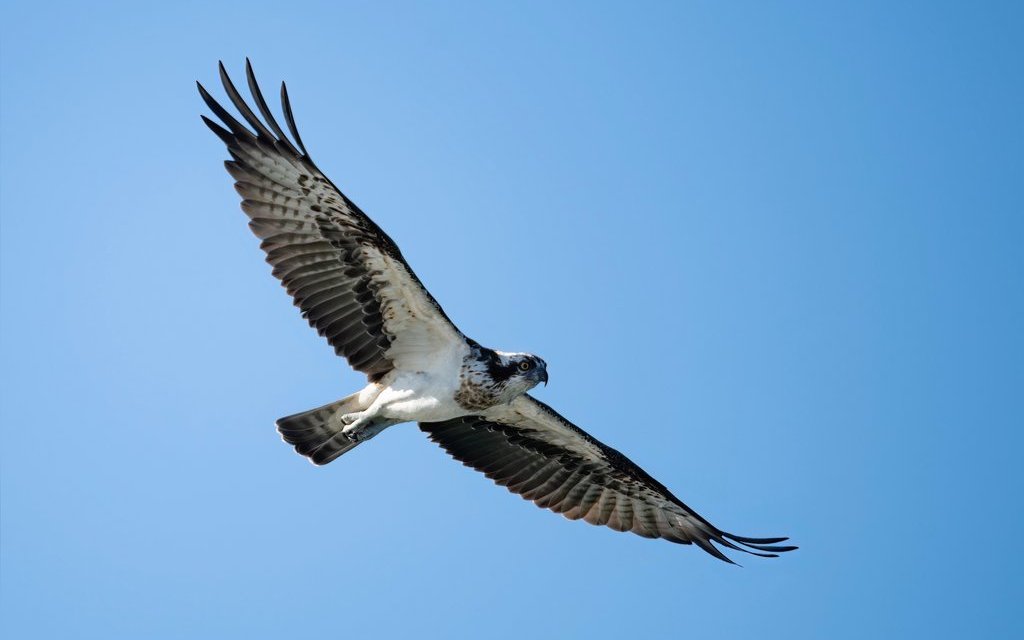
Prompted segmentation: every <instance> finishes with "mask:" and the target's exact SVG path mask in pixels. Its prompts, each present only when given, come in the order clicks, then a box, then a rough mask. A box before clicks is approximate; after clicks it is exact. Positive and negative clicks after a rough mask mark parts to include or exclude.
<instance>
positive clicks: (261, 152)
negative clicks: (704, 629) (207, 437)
mask: <svg viewBox="0 0 1024 640" xmlns="http://www.w3.org/2000/svg"><path fill="white" fill-rule="evenodd" d="M246 78H247V81H248V85H249V91H250V93H251V94H252V99H253V102H254V103H255V106H256V109H257V110H258V111H259V114H260V116H262V118H261V117H260V116H258V115H257V114H256V113H255V112H254V111H253V110H252V108H251V107H250V106H249V104H248V103H247V102H246V100H245V99H244V98H243V97H242V96H241V94H240V93H239V92H238V90H237V89H236V88H235V86H234V84H233V83H232V82H231V79H230V78H229V77H228V74H227V72H226V71H225V69H224V65H223V64H221V65H220V79H221V82H222V83H223V85H224V90H225V91H226V92H227V95H228V97H229V98H230V100H231V102H232V104H234V106H235V108H236V109H237V110H238V113H239V115H241V117H242V119H243V120H245V122H246V123H248V127H247V126H246V125H245V124H243V123H242V122H240V121H239V120H237V119H236V118H235V117H234V116H232V115H231V114H230V113H229V112H228V111H227V110H226V109H224V107H222V106H221V105H220V104H219V103H217V101H216V100H214V99H213V97H211V96H210V94H209V93H208V92H207V91H206V89H204V88H203V86H202V85H201V84H199V93H200V95H201V96H202V98H203V100H204V101H205V102H206V104H207V106H209V108H210V109H211V110H212V111H213V113H214V114H215V115H216V116H217V117H218V118H219V119H220V120H221V123H222V124H223V126H222V125H221V124H217V123H216V122H214V121H212V120H210V119H209V118H207V117H205V116H203V121H204V122H205V123H206V124H207V126H209V127H210V129H212V130H213V132H214V133H215V134H217V136H218V137H219V138H220V139H221V140H223V141H224V144H226V145H227V148H228V153H229V154H230V155H231V157H232V160H228V161H227V162H225V166H226V167H227V170H228V173H230V174H231V176H232V177H233V178H234V179H235V190H236V191H238V194H239V195H240V196H241V197H242V211H244V212H245V213H246V215H248V216H249V219H250V220H249V227H250V228H251V229H252V231H253V233H255V234H256V236H257V237H259V238H260V239H261V240H262V243H261V245H260V246H261V248H262V249H263V250H264V251H265V252H266V254H267V262H269V263H270V264H271V265H272V266H273V274H274V276H276V277H277V278H278V279H279V280H280V281H281V284H282V285H283V286H284V287H285V288H286V289H287V290H288V293H289V294H290V295H291V296H292V298H293V299H294V302H295V305H296V306H298V307H299V309H301V310H302V315H303V317H304V318H306V320H308V321H309V324H310V325H311V326H312V327H314V328H315V329H316V330H317V331H318V332H319V333H320V335H322V336H323V337H325V338H326V339H327V342H328V343H329V344H330V345H331V347H333V348H334V351H335V353H337V354H338V355H339V356H342V357H344V358H345V359H346V360H348V363H349V365H351V366H352V368H353V369H355V370H357V371H360V372H362V373H365V374H366V376H367V378H368V379H369V383H368V384H367V386H366V387H365V388H364V389H362V390H361V391H358V392H356V393H354V394H352V395H350V396H348V397H346V398H342V399H341V400H338V401H337V402H333V403H331V404H328V405H325V406H323V407H320V408H317V409H313V410H311V411H306V412H303V413H298V414H295V415H292V416H288V417H286V418H281V419H280V420H278V421H277V428H278V431H280V433H281V436H282V437H283V438H284V440H285V441H286V442H287V443H289V444H291V445H293V446H294V447H295V450H296V451H298V452H299V453H300V454H302V455H304V456H306V457H307V458H309V459H310V460H311V461H312V462H313V463H314V464H318V465H323V464H327V463H328V462H331V461H332V460H334V459H335V458H337V457H338V456H340V455H341V454H343V453H345V452H347V451H349V450H351V449H352V448H353V447H355V446H357V445H358V444H360V443H362V442H365V441H367V440H369V439H370V438H373V437H374V436H375V435H377V434H378V433H380V432H381V431H383V430H384V429H386V428H388V427H390V426H392V425H394V424H398V423H401V422H418V423H419V427H420V429H421V430H423V431H424V432H426V434H427V435H428V436H429V437H430V439H431V440H433V441H434V442H436V443H437V444H439V445H440V446H441V447H442V448H444V449H445V450H446V451H447V452H448V453H449V454H450V455H451V456H452V457H454V458H455V459H456V460H459V461H461V462H462V463H463V464H465V465H466V466H469V467H472V468H474V469H477V470H478V471H482V472H483V473H484V474H485V475H486V476H487V477H488V478H491V479H492V480H494V481H495V482H496V483H498V484H500V485H503V486H505V487H507V488H508V489H509V490H510V491H512V492H513V493H518V494H520V495H521V496H522V497H523V498H525V499H527V500H532V501H533V502H534V503H536V504H537V506H539V507H544V508H547V509H550V510H552V511H554V512H556V513H561V514H562V515H564V516H565V517H567V518H570V519H572V520H577V519H581V518H582V519H583V520H585V521H587V522H589V523H591V524H596V525H605V526H608V527H611V528H612V529H615V530H616V531H632V532H633V533H636V534H638V535H641V536H644V537H647V538H664V539H665V540H669V541H671V542H677V543H681V544H696V545H697V546H699V547H700V548H702V549H704V550H705V551H707V552H708V553H710V554H711V555H713V556H715V557H716V558H720V559H721V560H725V561H726V562H732V560H730V559H729V558H728V557H727V556H726V555H725V554H723V553H722V552H721V551H720V550H719V549H718V548H717V547H716V546H714V545H713V544H712V543H715V544H718V545H720V546H722V547H725V548H728V549H733V550H738V551H744V552H747V553H751V554H753V555H758V556H763V557H777V554H778V553H781V552H784V551H791V550H793V549H795V548H796V547H793V546H789V545H780V543H782V542H785V541H786V540H787V539H786V538H746V537H742V536H737V535H733V534H731V533H726V532H724V531H722V530H721V529H718V528H717V527H715V526H714V525H712V524H711V523H710V522H708V521H707V520H705V519H704V518H703V517H701V516H700V515H698V514H697V513H696V512H694V511H693V510H692V509H690V508H689V507H687V506H686V505H685V504H683V502H682V501H680V500H679V499H678V498H676V497H675V496H674V495H672V493H671V492H670V491H669V490H668V489H666V488H665V487H664V486H663V485H662V484H661V483H659V482H658V481H657V480H655V479H654V478H652V477H651V476H650V475H648V474H647V473H646V472H645V471H644V470H643V469H641V468H640V467H638V466H637V465H635V464H634V463H633V462H632V461H630V460H629V459H628V458H626V457H625V456H624V455H622V454H621V453H619V452H618V451H616V450H615V449H612V448H611V447H608V446H606V445H604V444H602V443H601V442H598V441H597V440H596V439H594V438H592V437H591V436H590V435H589V434H587V433H586V432H585V431H583V430H582V429H580V428H579V427H577V426H576V425H574V424H572V423H571V422H569V421H568V420H566V419H565V418H563V417H562V416H561V415H559V414H558V413H557V412H555V411H554V410H553V409H551V407H549V406H547V405H546V404H544V403H543V402H540V401H539V400H536V399H535V398H533V397H532V396H530V395H529V394H528V393H527V392H528V391H529V390H530V389H532V388H533V387H535V386H537V384H539V383H541V382H543V383H545V384H546V383H547V381H548V372H547V363H545V362H544V360H542V359H541V358H539V357H537V356H535V355H532V354H529V353H515V352H505V351H496V350H493V349H488V348H487V347H484V346H482V345H480V344H479V343H477V342H476V341H474V340H472V339H471V338H468V337H466V336H465V335H463V333H462V332H461V331H459V329H458V328H457V327H456V326H455V325H454V324H453V323H452V321H451V320H449V319H448V316H447V315H445V312H444V311H443V310H442V309H441V306H440V305H439V304H438V303H437V301H436V300H434V298H433V296H431V295H430V292H429V291H427V290H426V288H425V287H424V286H423V284H422V283H421V282H420V281H419V278H417V277H416V274H415V273H413V270H412V268H411V267H410V266H409V264H408V263H407V262H406V261H405V259H404V258H403V257H402V253H401V252H400V251H399V250H398V246H396V245H395V243H394V241H393V240H392V239H391V238H390V237H388V235H387V234H386V233H384V231H383V230H381V228H380V227H378V226H377V224H376V223H375V222H374V221H373V220H371V219H370V218H369V217H368V216H367V215H366V214H365V213H363V212H362V210H360V209H359V207H357V206H356V205H355V204H354V203H353V202H352V201H351V200H349V199H348V198H347V197H346V196H345V195H344V194H343V193H342V192H341V191H340V190H339V189H338V188H337V187H336V186H335V185H334V183H333V182H331V181H330V180H329V179H328V178H327V176H325V175H324V174H323V173H322V172H321V171H320V169H319V168H317V166H316V165H315V164H314V163H313V160H312V159H311V158H310V156H309V153H308V152H307V151H306V147H305V145H303V143H302V138H301V137H299V132H298V130H297V129H296V127H295V119H294V118H293V116H292V108H291V104H290V102H289V100H288V92H287V90H286V88H285V85H284V84H283V83H282V84H281V103H282V108H283V111H284V120H285V123H286V124H287V126H288V130H289V132H290V133H291V139H289V137H288V135H286V134H285V132H284V130H283V129H282V128H281V125H280V124H278V122H277V120H276V119H275V118H274V116H273V115H272V113H271V111H270V108H269V107H268V106H267V102H266V100H265V99H264V97H263V94H262V93H261V91H260V88H259V86H257V84H256V78H255V76H254V75H253V71H252V66H251V65H250V64H249V61H248V60H246ZM197 84H198V83H197ZM225 127H226V128H225Z"/></svg>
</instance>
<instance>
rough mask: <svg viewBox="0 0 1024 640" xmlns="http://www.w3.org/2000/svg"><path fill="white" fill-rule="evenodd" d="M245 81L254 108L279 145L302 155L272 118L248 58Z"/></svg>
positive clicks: (246, 60)
mask: <svg viewBox="0 0 1024 640" xmlns="http://www.w3.org/2000/svg"><path fill="white" fill-rule="evenodd" d="M245 79H246V82H247V83H248V84H249V93H251V94H252V98H253V100H255V101H256V108H257V109H259V110H260V113H261V114H263V119H264V120H266V121H267V125H269V126H270V128H271V129H272V130H273V131H274V133H276V134H277V137H278V138H279V139H280V143H281V144H283V145H284V146H285V148H286V149H287V150H288V151H289V152H290V153H294V154H295V155H297V156H299V155H302V152H300V151H299V150H298V149H296V148H295V145H293V144H292V143H291V140H289V139H288V136H286V135H285V133H284V130H283V129H282V128H281V125H279V124H278V123H277V120H276V119H275V118H274V114H273V113H271V111H270V107H269V106H267V101H266V100H265V99H264V98H263V92H262V91H260V86H259V84H257V82H256V74H255V72H253V70H252V63H251V62H250V61H249V58H246V59H245Z"/></svg>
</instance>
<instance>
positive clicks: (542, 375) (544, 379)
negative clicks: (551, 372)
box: [537, 369, 548, 387]
mask: <svg viewBox="0 0 1024 640" xmlns="http://www.w3.org/2000/svg"><path fill="white" fill-rule="evenodd" d="M537 379H538V380H540V381H541V382H543V383H544V386H545V387H546V386H548V370H547V369H541V370H540V374H539V375H538V376H537Z"/></svg>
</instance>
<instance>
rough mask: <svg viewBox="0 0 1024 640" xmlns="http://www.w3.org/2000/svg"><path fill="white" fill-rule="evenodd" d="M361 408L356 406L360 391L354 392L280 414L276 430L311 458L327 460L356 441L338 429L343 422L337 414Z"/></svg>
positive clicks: (355, 443)
mask: <svg viewBox="0 0 1024 640" xmlns="http://www.w3.org/2000/svg"><path fill="white" fill-rule="evenodd" d="M364 408H365V407H361V406H359V393H353V394H352V395H350V396H348V397H345V398H342V399H341V400H338V401H337V402H332V403H331V404H325V405H324V406H322V407H319V408H317V409H312V410H310V411H305V412H303V413H296V414H295V415H292V416H287V417H285V418H281V419H280V420H278V421H277V430H278V431H279V432H280V433H281V437H282V438H284V441H285V442H287V443H288V444H290V445H294V446H295V450H296V451H298V452H299V453H301V454H302V455H304V456H306V457H307V458H309V460H310V462H312V463H313V464H317V465H322V464H327V463H328V462H330V461H332V460H334V459H335V458H337V457H338V456H340V455H341V454H343V453H345V452H346V451H348V450H349V449H352V448H353V447H355V446H356V445H357V444H359V441H356V440H352V439H350V438H349V437H348V436H346V435H345V434H344V433H342V432H341V430H342V429H343V428H344V427H345V425H344V424H342V422H341V419H340V418H341V416H342V415H344V414H346V413H353V412H356V411H360V410H362V409H364Z"/></svg>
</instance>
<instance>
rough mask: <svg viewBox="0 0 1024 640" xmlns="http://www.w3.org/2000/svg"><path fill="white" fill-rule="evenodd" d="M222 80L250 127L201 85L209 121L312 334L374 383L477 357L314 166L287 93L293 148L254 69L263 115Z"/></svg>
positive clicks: (253, 222)
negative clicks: (441, 361) (465, 355)
mask: <svg viewBox="0 0 1024 640" xmlns="http://www.w3.org/2000/svg"><path fill="white" fill-rule="evenodd" d="M219 72H220V79H221V83H222V84H223V85H224V91H225V93H226V94H227V96H228V98H229V100H230V101H231V104H232V105H234V107H235V108H236V109H237V110H238V113H239V114H240V115H241V118H242V120H239V119H237V118H236V117H235V116H233V115H232V114H231V113H229V112H228V110H227V109H225V108H224V107H223V106H222V105H221V104H220V103H218V102H217V100H216V99H214V98H213V96H211V95H210V93H209V92H208V91H206V89H205V88H204V87H203V86H202V85H198V86H199V94H200V96H202V99H203V101H204V102H205V103H206V105H207V106H208V107H209V108H210V110H211V111H213V113H214V115H215V116H217V118H218V119H219V120H220V123H217V122H214V121H213V120H211V119H209V118H207V117H206V116H203V121H204V122H205V123H206V124H207V126H208V127H209V128H210V129H211V130H212V131H213V132H214V133H215V134H217V137H219V138H220V139H221V140H222V141H223V142H224V143H225V144H226V145H227V147H228V153H229V154H230V155H231V157H232V159H231V160H228V161H226V162H225V163H224V166H225V168H226V169H227V171H228V173H229V174H230V175H231V177H232V178H234V179H235V190H236V191H237V192H238V194H239V196H241V198H242V203H241V207H242V211H244V212H245V214H246V215H247V216H249V219H250V220H249V227H250V229H251V230H252V232H253V233H254V234H255V235H256V236H257V237H259V238H260V239H261V240H262V243H261V244H260V247H261V248H262V249H263V250H264V252H265V253H266V256H267V262H269V263H270V264H271V265H272V267H273V271H272V273H273V274H274V276H275V277H277V278H278V279H279V280H281V283H282V285H283V286H284V287H285V289H287V291H288V293H289V294H290V295H291V296H292V298H293V300H294V302H295V304H296V306H298V307H299V308H300V309H301V311H302V315H303V317H304V318H306V320H307V321H308V322H309V324H310V325H311V326H312V327H313V328H314V329H316V330H317V332H318V333H319V334H320V335H322V336H324V337H325V338H326V339H327V341H328V343H329V344H330V345H331V346H332V347H333V348H334V351H335V353H337V354H338V355H341V356H344V357H345V358H347V359H348V361H349V364H350V365H351V366H352V367H353V368H355V369H356V370H358V371H361V372H363V373H365V374H367V375H368V376H369V377H370V379H371V380H378V379H380V378H381V377H382V376H384V375H385V374H386V373H387V372H388V371H390V370H392V369H395V368H405V369H415V370H422V369H426V368H429V367H430V366H432V365H433V364H434V363H435V362H436V360H437V359H438V358H443V357H451V356H452V355H453V354H454V355H456V356H457V357H458V356H459V355H460V354H461V353H462V352H464V351H465V350H467V349H468V347H467V346H466V342H465V337H464V336H463V335H462V333H461V332H460V331H459V330H458V329H457V328H456V327H455V325H453V324H452V323H451V321H450V320H449V319H448V317H447V316H446V315H445V313H444V311H443V310H442V309H441V307H440V305H438V304H437V302H436V301H435V300H434V298H433V297H432V296H431V295H430V293H429V292H428V291H427V290H426V289H425V288H424V287H423V285H422V283H420V281H419V279H418V278H417V277H416V274H415V273H413V271H412V268H411V267H410V266H409V265H408V263H407V262H406V261H405V259H404V258H403V257H402V254H401V252H400V251H399V249H398V246H397V245H396V244H395V243H394V241H393V240H392V239H391V238H390V237H388V235H387V234H386V233H384V231H383V230H381V228H380V227H378V226H377V224H376V223H374V222H373V220H371V219H370V218H369V217H367V216H366V214H364V213H363V212H362V211H361V210H360V209H359V207H357V206H356V205H355V204H354V203H353V202H352V201H351V200H349V199H348V198H347V197H346V196H345V195H344V194H343V193H342V192H341V191H340V190H339V189H338V188H337V187H336V186H335V185H334V183H332V182H331V181H330V180H329V179H328V178H327V177H326V176H325V175H324V174H323V173H322V172H321V171H320V170H319V169H318V168H317V167H316V165H315V164H313V161H312V160H311V159H310V157H309V153H308V152H307V151H306V147H305V145H304V144H303V142H302V138H301V137H300V136H299V131H298V127H296V125H295V117H294V114H293V112H292V106H291V102H290V100H289V98H288V91H287V89H286V88H285V86H284V85H283V84H282V86H281V104H282V109H283V111H284V117H285V123H286V124H287V126H288V130H289V132H290V133H291V139H289V137H288V136H287V135H286V134H285V132H284V130H283V129H282V128H281V125H280V124H278V122H277V120H276V119H275V118H274V116H273V114H272V113H271V111H270V108H269V106H268V105H267V101H266V99H265V98H264V97H263V93H262V92H261V91H260V88H259V85H258V84H257V82H256V76H255V74H254V73H253V71H252V64H251V63H250V62H249V61H248V60H246V79H247V81H248V85H249V90H250V92H251V94H252V98H253V101H254V102H255V105H256V110H255V111H254V110H253V109H252V108H251V107H250V106H249V104H248V103H247V102H246V100H245V98H243V97H242V95H241V93H240V92H239V91H238V89H237V88H236V87H235V85H234V83H233V82H232V81H231V78H230V77H229V76H228V74H227V70H226V69H225V68H224V65H223V64H220V65H219ZM197 84H198V83H197ZM256 111H258V112H259V114H258V115H257V113H256ZM242 121H244V122H242ZM247 125H248V126H247ZM250 127H251V129H250ZM292 140H294V144H293V142H292Z"/></svg>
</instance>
